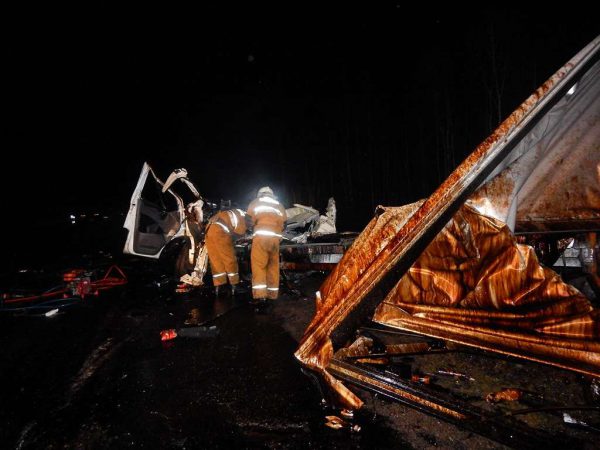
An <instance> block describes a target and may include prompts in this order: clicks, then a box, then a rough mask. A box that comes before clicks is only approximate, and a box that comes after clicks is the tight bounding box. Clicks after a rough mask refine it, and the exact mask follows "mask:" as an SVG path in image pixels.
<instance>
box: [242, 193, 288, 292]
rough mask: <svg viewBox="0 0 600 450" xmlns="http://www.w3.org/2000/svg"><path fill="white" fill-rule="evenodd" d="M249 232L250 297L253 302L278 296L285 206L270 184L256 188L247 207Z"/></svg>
mask: <svg viewBox="0 0 600 450" xmlns="http://www.w3.org/2000/svg"><path fill="white" fill-rule="evenodd" d="M247 214H248V217H249V218H250V220H251V222H252V225H253V228H254V233H253V235H252V252H251V254H250V263H251V266H252V298H253V299H254V301H255V302H261V301H263V300H266V299H271V300H275V299H276V298H277V296H278V295H279V242H280V241H281V237H282V235H281V233H282V232H283V227H284V224H285V221H286V219H287V217H286V214H285V208H284V207H283V206H282V205H281V203H279V202H278V201H277V200H276V199H275V195H274V194H273V191H272V190H271V188H270V187H268V186H265V187H262V188H260V189H259V190H258V194H257V196H256V199H254V200H253V201H252V203H250V205H249V206H248V212H247Z"/></svg>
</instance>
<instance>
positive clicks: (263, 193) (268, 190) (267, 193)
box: [256, 186, 275, 198]
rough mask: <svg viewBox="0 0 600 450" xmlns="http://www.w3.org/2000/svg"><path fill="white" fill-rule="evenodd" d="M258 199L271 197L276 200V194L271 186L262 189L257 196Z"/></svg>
mask: <svg viewBox="0 0 600 450" xmlns="http://www.w3.org/2000/svg"><path fill="white" fill-rule="evenodd" d="M256 196H257V197H264V196H267V197H271V198H274V197H275V194H273V190H272V189H271V188H270V187H269V186H264V187H261V188H260V189H259V190H258V193H257V194H256Z"/></svg>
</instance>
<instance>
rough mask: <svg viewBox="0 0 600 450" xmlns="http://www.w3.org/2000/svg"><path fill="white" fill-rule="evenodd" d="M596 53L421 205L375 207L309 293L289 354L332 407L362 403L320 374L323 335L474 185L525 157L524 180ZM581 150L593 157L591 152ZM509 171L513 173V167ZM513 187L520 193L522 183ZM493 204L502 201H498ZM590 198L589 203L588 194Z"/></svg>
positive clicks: (572, 64)
mask: <svg viewBox="0 0 600 450" xmlns="http://www.w3.org/2000/svg"><path fill="white" fill-rule="evenodd" d="M599 47H600V37H599V38H597V39H595V40H594V41H593V42H592V43H590V44H589V45H588V46H587V47H586V48H584V49H583V50H582V51H581V52H579V53H578V54H577V55H576V56H575V57H574V58H573V59H572V60H571V61H569V62H568V63H567V64H566V65H565V66H563V67H562V68H561V69H560V70H558V71H557V72H556V73H555V74H554V75H553V76H552V77H551V78H550V79H549V80H548V81H546V82H545V83H544V84H543V85H542V86H541V87H540V88H538V89H537V90H536V91H535V92H534V93H533V94H532V95H531V96H530V97H529V98H528V99H527V100H525V101H524V102H523V103H522V104H521V105H520V106H519V107H518V108H517V109H516V110H515V111H514V112H513V113H512V114H511V115H510V116H509V117H508V118H507V119H506V120H505V121H504V122H503V123H502V124H501V125H500V126H499V127H498V128H497V129H496V130H495V131H494V132H493V133H492V134H491V135H490V136H489V137H488V138H487V139H486V140H484V141H483V142H482V143H481V144H480V145H479V146H478V147H477V148H476V149H475V151H474V152H473V153H472V154H471V155H470V156H469V157H467V159H466V160H465V161H463V162H462V163H461V164H460V165H459V166H458V168H457V169H456V170H455V171H454V172H453V173H452V174H451V175H450V176H449V177H448V179H446V181H444V183H443V184H442V185H441V186H440V187H439V188H438V189H437V190H436V191H435V192H434V193H433V194H432V195H431V197H429V198H428V199H426V200H425V201H424V202H423V203H422V204H420V205H418V204H413V205H409V206H407V207H405V208H387V209H385V208H382V209H381V210H380V214H378V215H377V216H376V217H375V218H373V219H372V220H371V222H370V223H369V224H368V225H367V227H366V229H365V230H364V231H363V233H361V235H360V236H359V237H358V239H357V240H356V241H355V243H354V244H353V246H352V247H351V248H350V249H349V250H348V252H347V253H346V254H345V255H344V257H343V258H342V260H341V261H340V263H339V264H338V267H337V268H336V269H335V270H334V271H333V272H332V273H331V275H330V276H329V277H328V279H327V280H326V281H325V283H324V284H323V287H322V289H321V294H320V295H317V314H316V315H315V317H314V318H313V320H312V322H311V323H310V325H309V326H308V328H307V330H306V332H305V335H304V337H303V339H302V341H301V343H300V346H299V348H298V350H297V351H296V353H295V356H296V358H297V359H298V360H299V361H300V362H301V363H302V364H303V365H305V366H306V367H308V368H310V369H312V370H313V371H315V372H316V373H318V374H319V375H320V376H321V377H322V379H323V380H324V381H325V382H326V383H327V384H328V385H329V386H330V387H331V388H332V390H333V393H334V394H335V395H336V396H337V400H338V402H339V403H340V404H342V405H344V406H346V407H350V408H356V407H360V406H361V405H362V401H361V400H360V399H359V398H358V397H356V396H355V395H354V394H353V393H352V392H351V391H349V390H348V389H347V388H346V387H345V386H344V385H343V384H342V383H341V382H339V381H338V380H336V379H335V378H334V377H333V376H332V375H331V374H329V373H328V372H327V371H326V369H325V368H326V367H327V365H328V363H329V361H330V360H331V357H332V355H333V345H332V342H331V340H330V336H331V334H332V333H333V332H334V331H335V330H336V329H337V328H338V327H339V326H340V324H342V323H343V322H344V320H345V319H346V317H348V316H349V315H350V314H351V313H352V312H353V310H355V309H356V308H357V306H358V305H359V304H360V303H361V302H362V301H363V300H364V299H365V297H366V296H367V294H369V293H370V292H371V291H372V290H373V289H374V288H375V287H376V286H380V287H381V286H382V284H383V282H384V281H387V282H389V281H390V279H395V281H396V282H397V281H398V280H399V279H400V278H401V277H402V275H403V274H404V271H406V270H407V269H408V268H409V267H410V265H412V263H413V262H414V261H415V259H416V258H417V257H418V256H419V254H420V252H421V251H422V250H424V249H425V247H426V246H427V245H428V243H429V242H430V241H431V239H433V237H434V236H435V235H436V234H437V233H438V232H439V231H440V230H442V228H443V227H444V225H445V223H446V222H447V221H448V220H449V219H451V218H452V216H453V215H454V214H455V213H456V212H457V211H458V210H459V208H460V207H461V206H462V205H463V204H464V202H465V200H466V199H467V198H469V196H471V195H473V194H474V193H475V191H476V190H477V188H478V187H481V186H485V185H486V183H488V182H489V181H490V180H492V179H494V178H495V177H496V176H497V175H498V174H500V173H501V172H502V171H503V170H505V169H507V168H508V167H509V166H510V164H511V163H513V162H515V161H516V160H517V159H519V158H521V157H525V158H524V159H523V160H522V161H521V163H519V164H518V165H522V167H524V168H526V169H527V171H528V175H524V176H523V177H516V178H515V179H514V181H515V185H517V184H519V183H521V182H523V181H526V179H528V178H529V177H530V176H531V174H532V172H533V169H534V168H535V167H536V165H537V164H539V161H536V157H535V155H534V153H535V152H536V151H538V150H536V148H541V147H535V146H532V145H530V143H531V141H532V139H535V138H536V136H535V133H537V132H538V131H541V130H540V129H539V127H538V125H540V124H541V123H542V122H543V119H544V118H545V117H547V114H551V113H552V112H557V111H558V109H560V108H561V107H562V106H561V104H560V102H561V100H563V99H564V98H565V96H566V95H568V91H569V90H570V89H571V88H572V87H573V85H575V83H577V82H579V81H582V80H584V79H585V77H586V76H587V74H588V73H589V71H590V69H592V67H593V66H594V64H596V63H597V61H598V58H599V51H598V50H599ZM596 78H597V77H596ZM588 79H589V78H588ZM594 105H597V104H594ZM592 107H593V108H595V107H596V106H592ZM555 108H558V109H555ZM591 123H592V125H593V124H594V122H591ZM542 137H543V136H542ZM550 141H551V140H550ZM527 142H529V144H527ZM549 144H551V142H550V143H549ZM589 150H590V151H592V153H593V152H594V148H593V147H592V148H591V149H589ZM511 170H512V171H513V173H514V166H513V169H511ZM508 184H510V179H509V180H508ZM489 186H490V187H491V186H492V184H490V185H489ZM506 187H507V186H506V185H505V186H501V187H500V189H503V190H504V192H506V189H505V188H506ZM518 187H519V189H521V188H522V187H523V185H521V186H518ZM534 191H535V189H534ZM509 192H510V193H513V192H515V190H514V189H513V188H511V189H510V190H509ZM516 192H518V190H517V191H516ZM532 192H533V191H532ZM532 195H534V194H532ZM488 196H489V193H486V194H485V195H481V196H479V198H480V199H482V200H485V199H486V198H488ZM497 198H498V199H501V200H502V199H503V197H502V195H500V196H499V197H497ZM523 198H527V197H526V196H523ZM590 198H591V199H592V204H593V205H595V203H594V196H593V195H592V196H591V197H590ZM476 200H477V199H476V198H475V197H474V198H473V203H472V206H473V207H474V208H475V209H476V210H478V211H480V212H482V213H483V214H484V215H487V216H488V217H490V218H504V219H505V220H504V222H506V223H508V224H509V226H510V227H511V228H513V227H514V222H516V218H517V203H516V202H514V201H512V200H511V199H505V200H504V203H502V204H503V205H504V208H503V210H502V212H500V213H494V211H495V210H496V206H497V204H494V203H491V202H489V201H487V202H486V201H482V202H480V203H477V201H476ZM498 204H500V202H499V203H498ZM513 205H514V206H513ZM483 207H488V209H489V210H490V211H492V212H491V213H489V214H486V211H484V210H483V209H482V208H483ZM496 214H499V215H501V217H498V216H497V215H496ZM408 316H409V317H410V318H412V316H410V315H408ZM414 320H418V321H423V320H425V319H418V318H414ZM425 321H426V322H427V323H428V322H430V321H428V320H425ZM419 328H420V331H422V330H426V329H427V326H426V324H425V323H419ZM478 332H479V330H471V333H474V334H475V335H476V334H477V333H478ZM424 334H427V333H424ZM515 339H516V338H515ZM501 341H502V340H501ZM502 342H503V341H502ZM498 345H499V344H498ZM489 347H491V348H493V347H494V344H490V345H489ZM534 347H535V349H538V350H539V349H542V350H543V348H542V347H544V346H543V345H542V344H539V343H532V348H534ZM503 351H505V352H507V353H509V352H510V351H509V350H503ZM585 353H586V354H584V355H579V357H580V359H581V360H585V361H589V360H590V358H592V355H589V353H591V352H585ZM586 358H587V359H586ZM538 359H539V358H538ZM542 359H543V358H542Z"/></svg>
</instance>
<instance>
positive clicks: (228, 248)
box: [205, 209, 246, 295]
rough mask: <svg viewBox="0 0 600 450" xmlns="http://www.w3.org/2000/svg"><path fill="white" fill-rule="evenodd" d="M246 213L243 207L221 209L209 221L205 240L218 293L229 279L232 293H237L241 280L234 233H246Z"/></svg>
mask: <svg viewBox="0 0 600 450" xmlns="http://www.w3.org/2000/svg"><path fill="white" fill-rule="evenodd" d="M245 215H246V214H245V213H244V211H242V210H241V209H228V210H225V211H219V212H218V213H217V214H215V215H214V216H212V217H211V218H210V220H209V221H208V229H207V231H206V241H205V242H206V250H207V251H208V261H209V262H210V270H211V272H212V279H213V285H214V286H215V294H216V295H219V287H220V286H223V285H224V284H227V280H229V284H231V293H232V294H235V287H236V285H237V284H238V283H239V282H240V275H239V273H238V262H237V258H236V256H235V249H234V248H233V238H232V234H239V235H243V234H244V233H246V220H245Z"/></svg>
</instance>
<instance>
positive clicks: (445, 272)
mask: <svg viewBox="0 0 600 450" xmlns="http://www.w3.org/2000/svg"><path fill="white" fill-rule="evenodd" d="M599 230H600V37H598V38H596V39H595V40H594V41H593V42H591V43H590V44H589V45H588V46H587V47H585V48H584V49H582V50H581V51H580V52H579V53H578V54H577V55H576V56H575V57H573V58H572V59H571V60H570V61H569V62H568V63H567V64H565V65H564V66H563V67H562V68H561V69H559V70H558V72H556V73H555V74H554V75H553V76H552V77H551V78H550V79H549V80H548V81H546V82H545V83H544V84H543V85H542V86H541V87H540V88H539V89H537V90H536V91H535V92H534V93H533V94H532V95H531V96H530V97H529V98H528V99H526V100H525V101H524V102H523V103H522V104H521V105H520V106H519V107H518V108H517V109H516V110H515V111H514V112H513V113H512V114H511V115H510V116H509V117H508V118H507V119H506V120H505V121H504V122H503V123H502V124H501V125H500V126H499V127H498V128H497V129H496V130H495V131H494V132H493V133H492V135H491V136H489V137H488V138H487V139H486V140H484V141H483V142H482V143H481V144H480V145H479V146H478V147H477V148H476V149H475V151H474V152H473V153H472V154H471V155H470V156H469V157H467V159H466V160H465V161H464V162H463V163H461V164H460V165H459V166H458V167H457V169H456V170H455V171H454V172H453V173H452V174H451V175H450V176H449V177H448V179H447V180H446V181H445V182H444V183H443V184H442V185H441V186H440V187H439V188H438V189H437V190H436V191H435V192H434V193H433V194H432V195H431V196H430V197H429V198H427V199H426V200H424V201H420V202H416V203H413V204H409V205H405V206H401V207H378V208H377V211H376V215H375V217H374V218H373V219H372V220H371V221H370V223H369V224H368V225H367V227H366V228H365V229H364V231H363V232H362V233H361V234H360V235H359V236H358V237H357V238H356V240H355V241H354V243H353V244H352V246H351V247H350V248H349V249H348V251H347V252H346V253H345V254H344V256H343V258H342V259H341V261H340V262H339V264H338V265H337V267H336V268H335V270H334V271H333V272H332V273H331V274H330V275H329V277H328V278H327V279H326V280H325V282H324V283H323V285H322V286H321V289H320V291H319V292H317V295H316V315H315V316H314V318H313V320H312V322H311V323H310V324H309V326H308V327H307V329H306V331H305V334H304V336H303V338H302V341H301V342H300V345H299V347H298V349H297V350H296V352H295V356H296V358H297V359H298V360H299V361H300V363H301V364H302V365H303V366H304V368H305V369H307V372H308V373H310V374H312V375H315V379H317V380H318V382H319V384H320V386H321V387H322V390H323V395H324V396H326V397H328V399H329V400H330V401H331V402H333V403H335V404H337V405H338V406H340V407H342V408H346V409H352V410H354V409H358V408H360V407H361V406H362V405H363V400H362V399H361V398H360V397H359V396H358V395H357V394H356V393H355V392H353V391H352V390H350V389H349V387H348V386H349V385H353V386H358V387H360V388H366V389H368V390H371V391H373V392H376V393H380V394H383V395H385V396H387V397H389V398H392V399H396V400H398V401H400V402H403V403H406V404H409V405H411V406H413V407H416V408H418V409H420V410H424V411H426V412H429V413H431V414H434V415H436V416H438V417H441V418H444V419H447V420H450V421H454V422H456V423H459V424H462V425H465V426H467V425H468V423H470V422H472V420H471V421H470V420H469V419H472V418H473V417H480V416H478V414H475V413H474V412H473V411H470V410H468V409H465V408H466V407H465V406H464V405H463V406H460V407H458V406H457V405H456V404H453V403H452V402H450V401H447V400H442V399H440V397H439V396H436V395H433V394H432V393H431V392H430V391H427V390H426V389H424V388H423V387H421V386H417V385H418V384H419V383H414V382H413V383H411V382H410V378H409V381H407V380H405V379H402V378H398V377H397V376H395V375H393V374H390V373H387V372H382V371H381V370H378V369H376V368H374V367H377V366H376V365H377V364H381V363H382V362H383V363H385V358H389V357H390V356H391V355H393V352H392V351H391V349H390V347H389V345H388V346H387V348H386V347H385V346H384V348H383V349H379V351H375V350H373V349H372V347H371V348H369V349H367V350H366V351H365V349H366V348H367V347H365V346H364V345H363V344H364V342H360V341H356V342H354V343H353V344H351V345H350V346H348V343H349V342H353V336H354V332H355V330H357V328H359V325H361V324H362V325H364V323H365V322H368V321H369V320H372V322H375V324H373V325H371V326H372V327H375V326H377V327H378V328H379V329H383V330H389V331H388V332H389V333H392V334H393V332H394V330H395V331H396V332H398V333H399V334H400V335H402V336H404V335H406V334H413V333H414V336H420V337H422V336H425V337H428V338H430V339H433V340H434V341H435V342H438V343H441V345H442V346H444V345H445V346H446V347H444V348H448V347H447V346H460V347H461V348H464V347H466V348H474V349H479V350H485V351H488V352H494V353H498V354H501V355H510V356H512V357H516V358H523V359H526V360H530V361H536V362H539V363H543V364H548V365H552V366H556V367H559V368H562V369H568V370H571V371H576V372H578V373H581V374H585V375H586V376H591V377H596V378H597V377H600V341H599V340H598V338H599V337H600V313H599V309H598V306H597V300H598V296H597V293H598V289H599V288H600V283H599V282H598V280H599V279H600V278H599V277H598V263H597V261H598V255H597V252H598V243H597V241H596V236H597V232H598V231H599ZM527 241H530V242H535V245H536V246H537V247H536V248H537V249H538V250H541V251H540V252H539V253H540V257H538V255H536V252H535V251H534V248H533V247H532V246H529V245H525V244H524V243H523V242H527ZM561 245H562V247H563V248H564V247H566V251H565V252H564V253H563V256H562V257H560V258H558V255H559V252H558V251H556V250H557V249H558V248H559V247H560V246H561ZM540 258H541V260H540ZM540 261H542V262H543V264H542V262H540ZM569 261H570V262H569ZM573 261H575V263H573ZM552 263H554V266H553V267H554V268H555V269H556V270H558V271H561V273H563V274H567V273H568V271H567V270H566V269H569V268H572V266H578V267H577V269H578V270H579V272H580V273H581V274H582V277H583V279H584V281H585V283H584V285H583V286H580V289H576V288H575V287H574V286H572V285H570V284H568V283H566V282H565V281H563V279H562V278H561V276H559V275H558V274H557V272H556V271H555V270H552V269H551V268H549V267H548V266H549V265H552ZM584 293H585V294H584ZM360 330H364V327H363V328H359V331H360ZM428 350H430V349H429V347H427V349H425V350H423V349H421V351H422V352H425V351H428ZM361 360H362V361H363V363H361V362H360V361H361ZM500 434H502V433H500ZM509 434H510V436H511V437H512V436H514V433H508V434H507V436H508V435H509ZM504 441H505V442H507V443H508V444H509V445H510V444H513V445H514V444H515V443H517V442H519V441H517V440H514V439H512V440H511V439H508V438H505V439H504Z"/></svg>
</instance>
